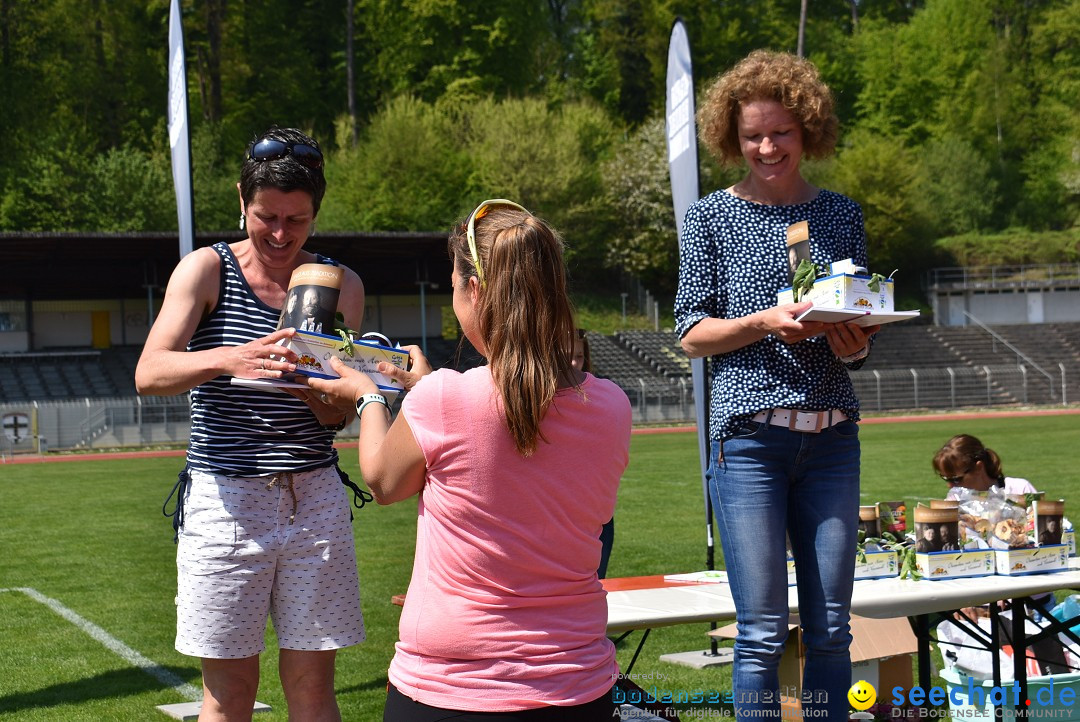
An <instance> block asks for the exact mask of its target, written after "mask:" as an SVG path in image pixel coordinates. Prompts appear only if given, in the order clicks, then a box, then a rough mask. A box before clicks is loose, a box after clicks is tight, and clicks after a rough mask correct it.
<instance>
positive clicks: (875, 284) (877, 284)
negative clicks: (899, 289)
mask: <svg viewBox="0 0 1080 722" xmlns="http://www.w3.org/2000/svg"><path fill="white" fill-rule="evenodd" d="M899 270H900V269H899V268H894V269H893V272H892V273H890V274H889V277H888V278H885V276H882V275H881V274H880V273H871V274H870V280H869V281H867V282H866V287H867V288H869V289H870V290H871V291H873V292H874V293H880V292H881V282H882V281H891V280H892V277H893V276H894V275H895V274H896V272H897V271H899Z"/></svg>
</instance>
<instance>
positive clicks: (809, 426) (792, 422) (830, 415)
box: [754, 409, 847, 434]
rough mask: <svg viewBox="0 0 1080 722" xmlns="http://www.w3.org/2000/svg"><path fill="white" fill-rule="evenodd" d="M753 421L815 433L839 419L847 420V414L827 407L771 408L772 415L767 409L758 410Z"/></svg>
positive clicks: (837, 421) (839, 420) (837, 422)
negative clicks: (806, 408)
mask: <svg viewBox="0 0 1080 722" xmlns="http://www.w3.org/2000/svg"><path fill="white" fill-rule="evenodd" d="M754 421H758V422H760V423H765V422H766V421H768V422H769V423H770V424H772V425H773V426H783V427H786V428H788V429H791V430H792V431H804V432H806V433H809V434H816V433H818V432H819V431H821V430H822V429H827V428H829V427H830V426H833V425H835V424H839V423H840V422H841V421H847V414H845V413H844V412H843V411H840V410H839V409H829V410H826V411H800V410H799V409H772V416H771V417H770V416H769V410H768V409H766V410H765V411H759V412H757V414H755V415H754Z"/></svg>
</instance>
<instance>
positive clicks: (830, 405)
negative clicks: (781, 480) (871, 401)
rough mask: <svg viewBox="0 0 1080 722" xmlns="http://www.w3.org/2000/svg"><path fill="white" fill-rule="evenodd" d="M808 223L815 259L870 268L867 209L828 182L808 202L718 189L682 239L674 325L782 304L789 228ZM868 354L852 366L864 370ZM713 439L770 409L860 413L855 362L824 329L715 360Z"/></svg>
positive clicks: (683, 327) (698, 207)
mask: <svg viewBox="0 0 1080 722" xmlns="http://www.w3.org/2000/svg"><path fill="white" fill-rule="evenodd" d="M799 221H807V222H808V223H809V226H810V257H811V259H812V260H813V261H814V263H816V264H818V265H819V266H824V267H826V268H828V264H829V263H831V262H833V261H840V260H843V259H845V258H852V259H854V261H855V264H856V265H859V266H863V267H867V259H866V233H865V231H864V229H863V217H862V210H861V209H860V208H859V205H858V204H857V203H855V202H854V201H852V200H851V199H849V198H847V197H845V196H842V195H840V194H839V193H833V192H831V191H826V190H822V191H820V192H819V193H818V195H817V197H816V198H814V199H813V200H812V201H809V202H808V203H800V204H796V205H790V206H769V205H762V204H759V203H752V202H750V201H746V200H743V199H741V198H737V197H735V196H733V195H732V194H730V193H728V192H727V191H724V190H720V191H716V192H714V193H712V194H710V195H708V196H706V197H704V198H702V199H701V200H699V201H697V202H696V203H694V204H693V205H692V206H690V208H689V209H688V210H687V212H686V220H685V222H684V223H683V236H682V240H681V242H680V249H679V253H680V263H679V288H678V292H677V293H676V296H675V331H676V333H678V334H679V337H680V338H681V337H683V336H685V335H686V333H687V332H688V331H689V330H690V329H691V328H693V327H694V325H695V324H697V322H698V321H700V320H702V319H703V318H725V319H735V318H742V317H744V316H747V315H749V314H752V313H756V312H758V311H761V310H763V309H766V308H770V307H772V306H775V305H776V292H777V291H779V290H780V289H781V288H785V287H787V286H788V285H790V284H789V282H788V261H787V245H786V238H787V227H788V226H790V225H792V224H793V223H798V222H799ZM861 363H862V362H861V361H859V362H855V363H854V364H851V365H850V367H851V368H857V367H858V366H859V365H861ZM711 373H712V398H711V403H710V412H709V426H710V437H711V438H713V439H725V438H728V437H730V436H732V435H733V434H735V433H736V431H737V430H738V428H739V426H740V425H741V424H742V423H743V422H745V421H747V420H749V419H750V418H751V417H752V416H753V415H754V414H756V413H757V412H758V411H761V410H763V409H771V408H789V409H807V410H824V409H841V410H843V411H844V412H845V413H846V414H847V415H848V416H849V417H851V418H852V419H854V420H856V421H857V420H858V418H859V416H858V409H859V401H858V399H857V398H855V392H854V390H853V389H852V387H851V380H850V379H849V378H848V375H847V368H845V366H844V364H843V363H842V362H841V361H840V360H839V359H838V358H837V357H836V355H835V354H834V353H833V352H832V350H831V349H830V348H829V344H828V342H827V341H826V340H825V337H824V336H817V337H814V338H810V339H807V340H805V341H801V342H799V343H797V344H793V345H789V344H786V343H784V342H783V341H781V340H780V339H778V338H776V337H775V336H771V335H770V336H766V337H765V338H763V339H761V340H760V341H757V342H755V343H752V344H750V345H749V346H744V347H743V348H740V349H736V350H734V351H730V352H728V353H723V354H719V355H716V356H713V357H712V358H711Z"/></svg>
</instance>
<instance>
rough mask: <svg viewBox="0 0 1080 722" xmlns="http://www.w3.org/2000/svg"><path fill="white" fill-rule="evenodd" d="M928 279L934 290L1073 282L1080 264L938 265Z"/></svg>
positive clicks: (1079, 278) (1079, 275)
mask: <svg viewBox="0 0 1080 722" xmlns="http://www.w3.org/2000/svg"><path fill="white" fill-rule="evenodd" d="M927 281H928V283H929V286H930V289H931V290H944V289H961V288H968V289H979V290H982V289H993V288H1002V289H1004V288H1047V287H1055V286H1063V285H1073V284H1077V283H1080V263H1044V264H1034V265H1023V266H971V267H956V268H934V269H932V270H931V271H930V272H929V274H928V276H927Z"/></svg>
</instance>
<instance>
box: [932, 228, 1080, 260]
mask: <svg viewBox="0 0 1080 722" xmlns="http://www.w3.org/2000/svg"><path fill="white" fill-rule="evenodd" d="M934 245H935V247H936V248H937V249H939V251H941V252H943V253H945V254H947V257H948V262H947V263H946V265H950V266H1018V265H1025V264H1042V263H1078V262H1080V228H1070V229H1068V230H1065V231H1043V232H1036V231H1030V230H1028V229H1026V228H1011V229H1006V230H1004V231H1001V232H1000V233H967V234H963V235H959V236H949V237H946V238H940V239H938V240H937V241H936V242H935V244H934Z"/></svg>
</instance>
